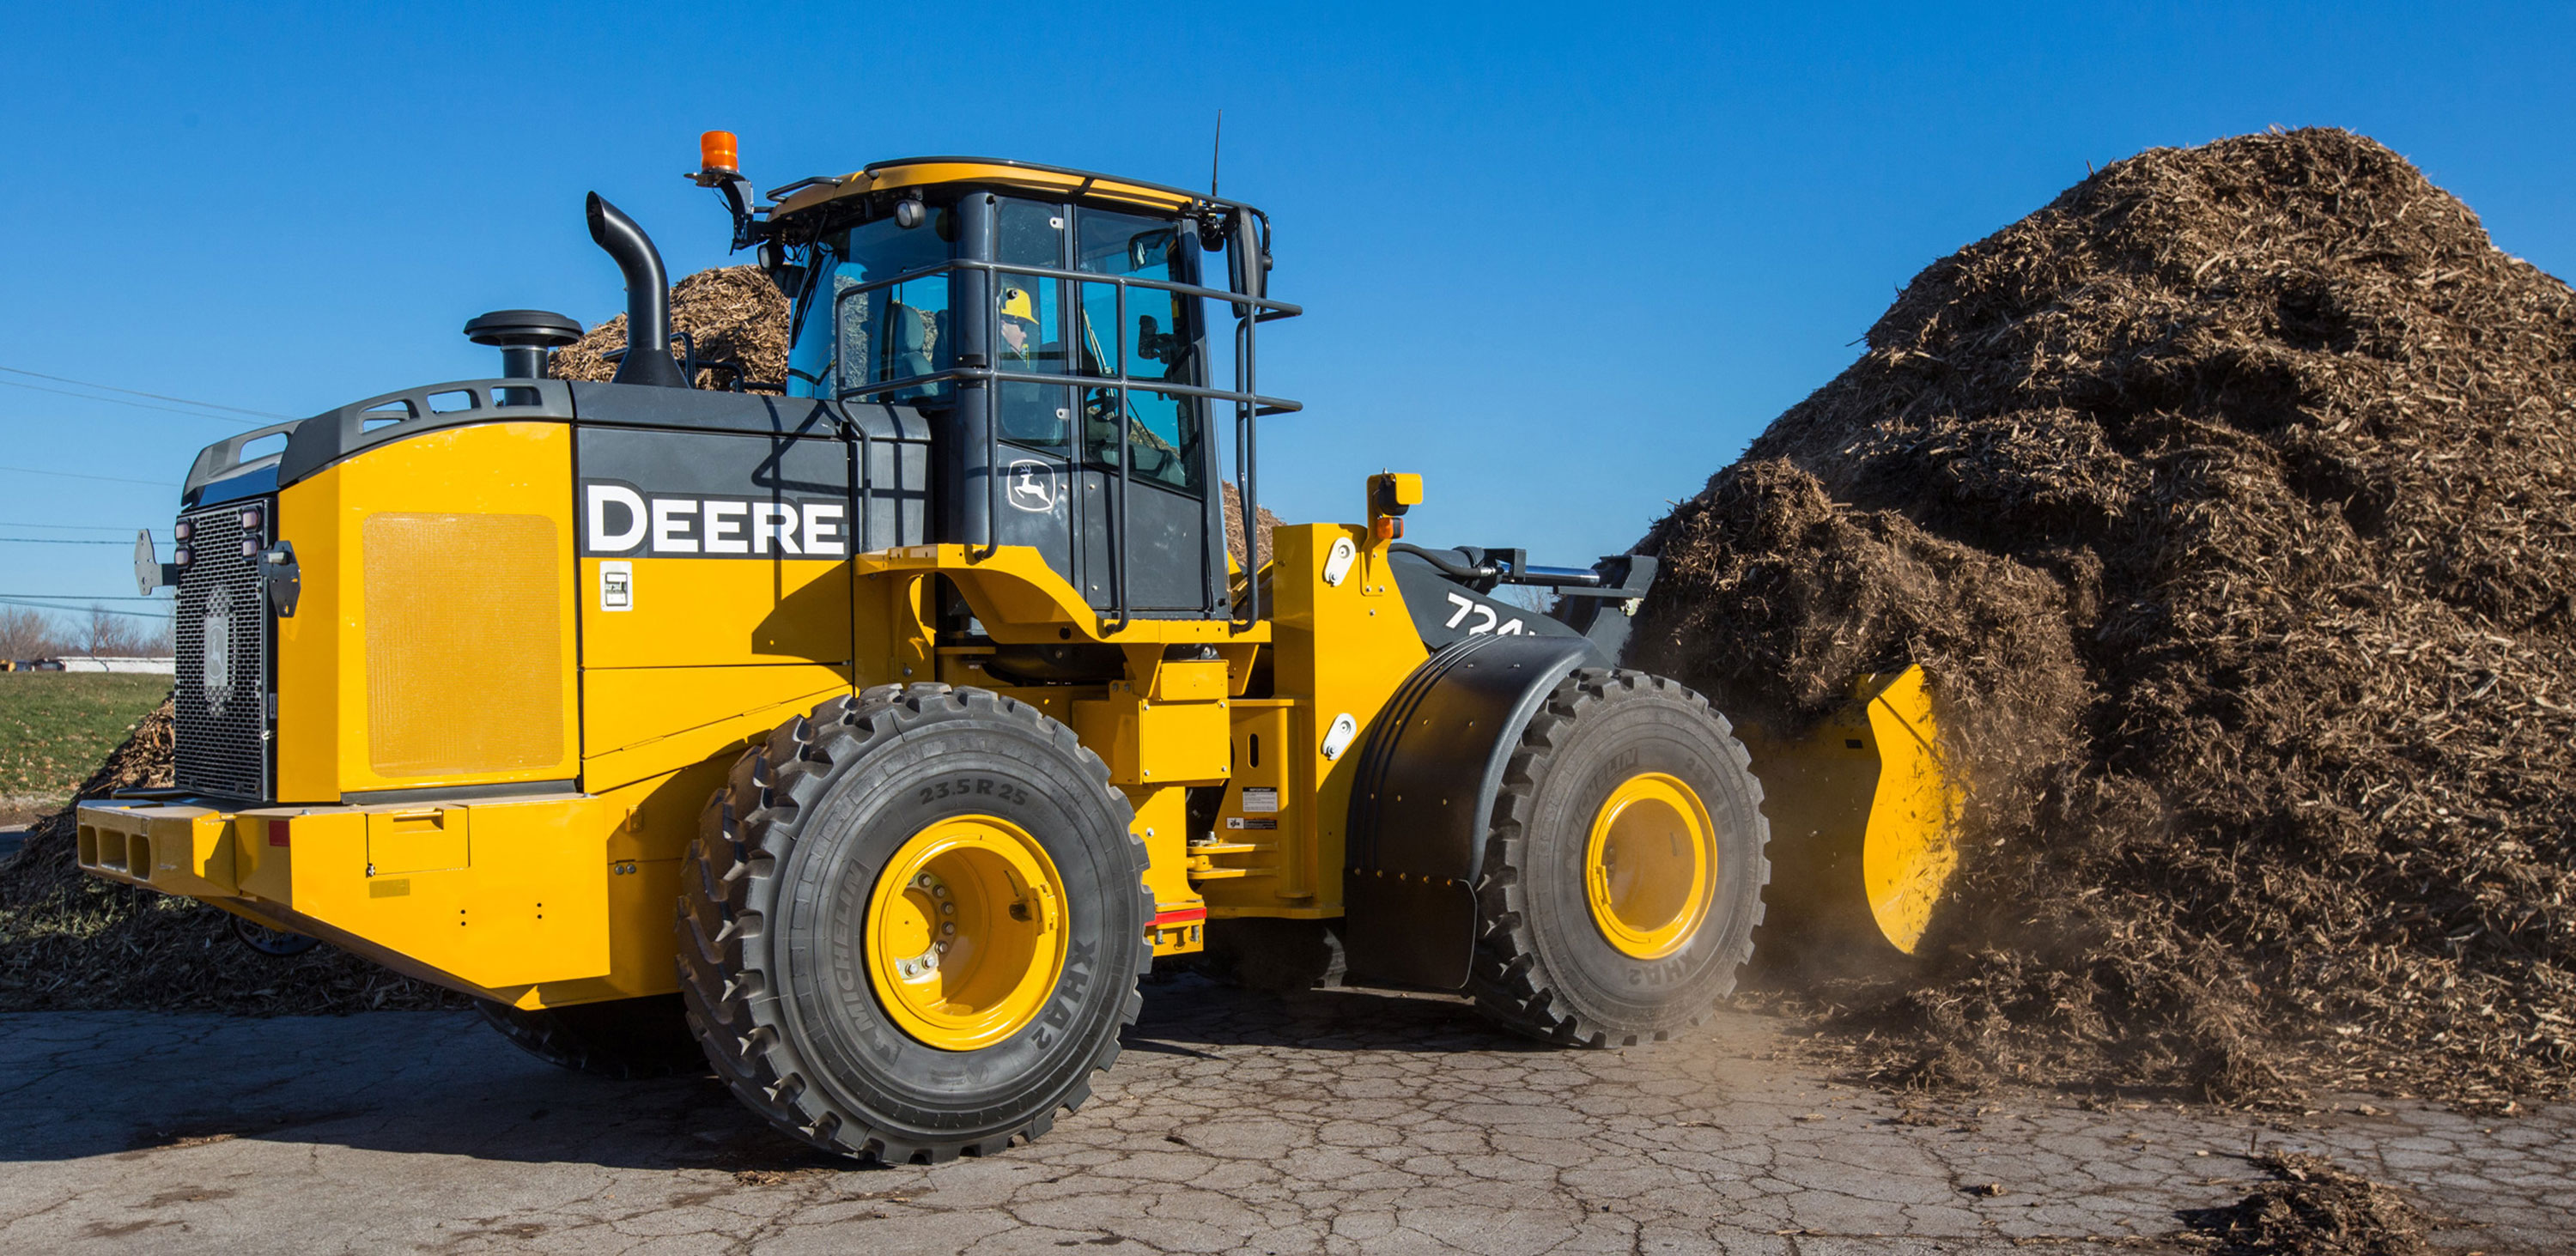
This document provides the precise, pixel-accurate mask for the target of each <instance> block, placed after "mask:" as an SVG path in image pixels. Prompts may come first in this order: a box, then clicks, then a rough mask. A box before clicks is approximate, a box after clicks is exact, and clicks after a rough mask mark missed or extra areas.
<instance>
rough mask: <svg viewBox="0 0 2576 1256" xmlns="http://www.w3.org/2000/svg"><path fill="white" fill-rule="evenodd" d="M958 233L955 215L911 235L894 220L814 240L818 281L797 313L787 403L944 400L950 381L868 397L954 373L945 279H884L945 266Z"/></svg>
mask: <svg viewBox="0 0 2576 1256" xmlns="http://www.w3.org/2000/svg"><path fill="white" fill-rule="evenodd" d="M956 234H957V232H956V225H955V219H954V217H953V216H952V215H951V213H950V212H949V211H948V210H945V209H940V210H935V211H933V212H932V214H931V217H930V221H928V222H924V223H923V224H922V225H920V226H918V227H913V228H910V229H906V228H905V227H903V226H901V225H900V224H898V223H896V221H895V220H894V219H893V218H890V217H889V218H881V219H878V220H877V221H875V222H870V223H862V224H860V225H858V226H854V227H849V228H846V229H844V230H841V231H837V232H832V233H829V234H827V235H825V236H824V237H823V238H822V239H821V240H819V241H817V242H816V244H815V246H814V264H813V267H812V269H811V270H810V272H809V273H810V275H811V276H812V277H811V278H810V279H809V280H808V281H807V282H806V287H805V292H804V294H803V295H802V297H801V299H800V301H799V303H798V308H797V312H796V342H795V344H794V346H793V347H792V348H791V349H790V350H789V352H788V358H787V391H788V395H790V396H797V397H829V398H832V399H835V400H841V399H849V398H859V399H864V400H871V401H889V402H912V403H919V402H925V401H938V400H943V399H945V398H946V397H947V395H948V390H949V387H950V385H949V384H948V383H947V382H946V381H941V382H939V383H936V384H924V385H917V386H914V387H909V388H902V389H891V390H880V391H868V386H869V385H873V384H883V383H888V382H891V381H894V380H902V379H911V378H914V377H917V376H922V375H929V374H933V373H936V372H939V371H944V370H947V369H948V368H949V367H950V366H951V365H952V358H953V356H954V351H953V348H952V346H951V344H950V340H949V311H948V276H947V274H946V273H944V272H943V273H938V274H930V275H922V276H916V277H914V278H912V279H908V280H905V281H902V282H899V283H892V284H886V283H882V282H881V281H884V280H889V279H893V278H895V277H896V276H898V275H903V274H906V273H908V272H911V271H916V270H920V269H923V268H925V267H930V266H936V265H938V264H940V263H941V262H944V261H947V260H948V258H949V252H950V248H951V246H952V245H953V244H954V242H955V239H956ZM871 284H877V285H879V286H876V287H873V288H872V287H869V286H868V285H871Z"/></svg>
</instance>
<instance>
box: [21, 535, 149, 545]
mask: <svg viewBox="0 0 2576 1256" xmlns="http://www.w3.org/2000/svg"><path fill="white" fill-rule="evenodd" d="M0 541H6V542H8V543H10V544H12V545H130V544H132V543H133V542H130V541H93V540H91V539H89V538H88V537H70V536H0Z"/></svg>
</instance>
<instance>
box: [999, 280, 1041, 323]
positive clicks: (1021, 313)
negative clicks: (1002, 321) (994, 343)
mask: <svg viewBox="0 0 2576 1256" xmlns="http://www.w3.org/2000/svg"><path fill="white" fill-rule="evenodd" d="M1002 317H1004V318H1016V319H1018V320H1020V321H1021V322H1024V323H1034V322H1036V321H1038V306H1037V302H1035V301H1032V300H1030V299H1029V294H1028V290H1027V289H1025V288H1004V289H1002Z"/></svg>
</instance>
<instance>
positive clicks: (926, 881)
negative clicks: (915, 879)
mask: <svg viewBox="0 0 2576 1256" xmlns="http://www.w3.org/2000/svg"><path fill="white" fill-rule="evenodd" d="M933 884H934V882H932V881H931V879H930V874H929V873H927V872H925V873H922V874H921V881H920V885H921V888H923V889H925V890H926V889H929V888H930V887H931V886H932V885H933Z"/></svg>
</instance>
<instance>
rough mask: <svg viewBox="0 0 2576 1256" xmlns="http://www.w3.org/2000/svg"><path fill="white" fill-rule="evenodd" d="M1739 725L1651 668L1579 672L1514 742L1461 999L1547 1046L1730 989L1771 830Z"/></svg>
mask: <svg viewBox="0 0 2576 1256" xmlns="http://www.w3.org/2000/svg"><path fill="white" fill-rule="evenodd" d="M1750 762H1751V759H1750V756H1748V755H1747V754H1746V753H1745V749H1744V746H1743V745H1742V743H1740V742H1738V741H1737V740H1736V739H1735V730H1734V729H1733V728H1732V727H1731V726H1729V725H1728V724H1727V722H1726V717H1724V716H1722V715H1719V714H1718V713H1717V711H1716V710H1715V709H1714V708H1712V707H1710V706H1709V704H1708V700H1707V699H1705V698H1702V697H1701V696H1699V695H1698V694H1696V693H1693V692H1691V691H1690V690H1689V689H1687V688H1684V687H1683V686H1681V685H1679V684H1676V683H1674V682H1673V681H1670V680H1666V679H1664V678H1663V677H1660V676H1650V675H1647V674H1645V673H1643V672H1631V671H1610V670H1606V669H1600V668H1586V669H1584V670H1581V671H1577V672H1575V673H1574V674H1572V675H1570V676H1568V677H1566V678H1565V679H1564V680H1563V681H1561V682H1559V683H1558V685H1557V687H1556V689H1555V691H1554V692H1553V693H1551V694H1549V695H1548V701H1547V705H1546V707H1545V708H1544V709H1542V710H1541V711H1540V712H1539V713H1538V715H1537V716H1536V717H1535V718H1534V719H1532V720H1531V721H1530V724H1529V727H1528V729H1527V730H1525V731H1524V732H1523V733H1522V736H1521V742H1520V745H1519V746H1518V747H1517V748H1516V749H1515V750H1514V751H1513V753H1512V757H1511V761H1510V764H1509V766H1508V767H1507V768H1506V769H1505V771H1504V774H1503V784H1502V788H1501V790H1500V792H1499V793H1498V794H1497V795H1496V797H1495V799H1494V819H1493V827H1492V829H1491V831H1490V833H1489V835H1488V837H1487V839H1486V853H1485V865H1484V871H1483V873H1482V874H1481V875H1480V877H1479V880H1478V884H1477V897H1478V908H1479V915H1480V917H1481V918H1482V925H1481V936H1480V937H1479V938H1478V940H1477V944H1476V953H1475V960H1474V967H1473V969H1472V970H1471V972H1470V975H1469V977H1468V992H1469V993H1470V994H1472V995H1474V996H1475V998H1476V1003H1477V1006H1478V1007H1479V1008H1481V1009H1482V1010H1483V1011H1484V1012H1485V1013H1486V1014H1487V1015H1488V1016H1491V1017H1492V1018H1494V1019H1495V1020H1498V1021H1500V1022H1502V1023H1503V1024H1505V1025H1507V1026H1509V1027H1511V1028H1512V1029H1514V1030H1517V1031H1519V1032H1521V1033H1525V1034H1528V1035H1530V1036H1532V1037H1535V1038H1540V1039H1544V1040H1546V1041H1549V1042H1559V1043H1568V1044H1575V1045H1581V1046H1595V1047H1597V1046H1609V1045H1613V1044H1616V1045H1623V1046H1624V1045H1633V1044H1635V1043H1637V1042H1638V1041H1640V1040H1651V1041H1658V1042H1660V1041H1662V1040H1664V1039H1665V1038H1667V1037H1670V1036H1671V1035H1672V1033H1673V1032H1674V1031H1676V1030H1680V1029H1685V1028H1688V1027H1690V1026H1693V1025H1697V1024H1699V1023H1700V1022H1701V1021H1702V1020H1704V1019H1706V1017H1707V1015H1708V1013H1709V1011H1710V1009H1712V1008H1713V1007H1715V1006H1716V1004H1717V1001H1718V1000H1719V999H1721V998H1724V997H1725V996H1726V995H1727V994H1729V993H1732V992H1733V990H1734V989H1735V978H1736V973H1737V971H1738V970H1739V969H1741V968H1742V967H1743V965H1744V963H1745V961H1746V960H1747V959H1749V958H1751V956H1752V953H1753V927H1754V926H1755V925H1757V924H1760V923H1761V921H1762V887H1763V886H1764V885H1765V884H1767V883H1768V882H1769V880H1770V877H1771V865H1770V862H1769V860H1768V859H1767V858H1766V857H1765V855H1764V847H1765V846H1766V845H1767V843H1768V842H1769V839H1770V825H1769V823H1768V822H1767V821H1765V820H1764V819H1763V816H1762V809H1761V805H1762V786H1761V783H1760V782H1758V781H1756V780H1755V779H1754V778H1753V774H1752V772H1751V771H1750V769H1749V767H1748V764H1749V763H1750Z"/></svg>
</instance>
